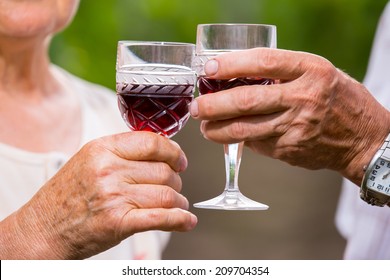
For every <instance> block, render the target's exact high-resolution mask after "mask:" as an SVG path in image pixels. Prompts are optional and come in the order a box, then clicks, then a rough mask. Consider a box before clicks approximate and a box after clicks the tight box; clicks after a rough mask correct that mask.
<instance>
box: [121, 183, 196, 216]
mask: <svg viewBox="0 0 390 280" xmlns="http://www.w3.org/2000/svg"><path fill="white" fill-rule="evenodd" d="M121 197H123V198H124V200H125V203H127V204H129V205H132V206H134V207H136V208H138V209H147V208H181V209H186V210H187V209H188V207H189V203H188V200H187V198H185V197H184V196H183V195H181V194H180V193H178V192H176V191H175V190H173V189H172V188H170V187H168V186H161V185H140V184H139V185H132V186H129V185H127V186H125V187H124V188H122V189H121Z"/></svg>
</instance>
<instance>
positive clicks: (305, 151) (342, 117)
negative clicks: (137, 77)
mask: <svg viewBox="0 0 390 280" xmlns="http://www.w3.org/2000/svg"><path fill="white" fill-rule="evenodd" d="M205 72H206V74H207V75H208V77H209V78H212V79H231V78H235V77H263V78H270V79H275V80H276V83H275V84H273V85H251V86H243V87H236V88H233V89H229V90H226V91H221V92H217V93H214V94H207V95H203V96H200V97H198V98H197V99H196V101H195V102H193V103H192V104H191V114H192V116H193V117H194V118H196V119H200V120H203V121H202V123H201V131H202V133H203V135H204V136H205V137H206V138H207V139H210V140H213V141H216V142H219V143H233V142H238V141H245V144H246V145H247V146H248V147H249V148H251V149H252V150H254V151H255V152H258V153H261V154H265V155H267V156H270V157H273V158H277V159H280V160H283V161H286V162H288V163H290V164H292V165H298V166H302V167H305V168H309V169H319V168H329V169H332V170H336V171H338V172H340V173H341V174H343V175H344V176H345V177H347V178H349V179H350V180H352V181H354V182H355V183H357V184H358V183H360V181H361V178H362V176H363V166H364V165H365V164H368V162H369V161H370V159H371V158H372V156H373V154H374V153H375V151H376V150H377V149H378V148H379V147H380V145H381V144H382V143H383V140H384V139H385V138H386V136H387V134H388V133H389V131H390V116H389V112H388V111H387V110H386V109H385V108H384V107H382V106H381V105H380V104H379V103H378V102H377V101H376V100H375V99H374V98H373V97H372V95H371V94H370V93H369V92H368V90H367V89H366V88H365V87H364V86H363V85H362V84H360V83H358V82H357V81H355V80H353V79H352V78H351V77H349V76H348V75H346V74H345V73H343V72H342V71H340V70H338V69H336V68H335V67H334V66H333V65H332V64H331V63H330V62H329V61H327V60H326V59H324V58H322V57H319V56H316V55H313V54H309V53H303V52H293V51H286V50H278V49H266V48H258V49H251V50H245V51H237V52H231V53H226V54H222V55H220V56H217V57H216V58H215V59H213V60H210V61H209V62H208V63H206V65H205Z"/></svg>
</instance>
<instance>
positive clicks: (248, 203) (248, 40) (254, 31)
mask: <svg viewBox="0 0 390 280" xmlns="http://www.w3.org/2000/svg"><path fill="white" fill-rule="evenodd" d="M256 47H268V48H276V27H275V26H273V25H264V24H200V25H198V28H197V38H196V51H195V57H194V61H193V69H194V71H195V72H196V74H197V77H198V78H197V86H198V90H199V94H201V95H202V94H212V93H214V92H217V91H222V90H227V89H230V88H234V87H238V86H252V85H253V86H266V85H270V84H273V83H274V81H273V80H271V79H266V78H262V77H235V78H232V79H229V80H218V79H210V78H208V77H207V76H206V74H205V72H204V65H205V63H206V62H207V61H208V60H210V59H213V58H214V57H215V56H217V55H219V54H222V53H226V52H232V51H237V50H244V49H250V48H256ZM243 145H244V143H243V142H241V143H235V144H225V145H224V153H225V170H226V185H225V189H224V191H223V193H222V194H221V195H219V196H217V197H215V198H213V199H209V200H206V201H203V202H199V203H195V204H194V207H197V208H206V209H219V210H266V209H268V206H267V205H265V204H263V203H260V202H257V201H254V200H251V199H249V198H247V197H246V196H244V195H243V194H242V193H241V192H240V190H239V187H238V173H239V167H240V163H241V155H242V149H243Z"/></svg>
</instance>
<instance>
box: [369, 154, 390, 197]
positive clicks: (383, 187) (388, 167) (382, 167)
mask: <svg viewBox="0 0 390 280" xmlns="http://www.w3.org/2000/svg"><path fill="white" fill-rule="evenodd" d="M367 188H369V189H371V190H373V191H376V192H379V193H383V194H385V195H390V162H389V161H387V160H384V159H382V158H379V159H378V160H377V161H376V162H375V164H374V166H373V167H372V169H371V172H370V174H369V177H368V180H367Z"/></svg>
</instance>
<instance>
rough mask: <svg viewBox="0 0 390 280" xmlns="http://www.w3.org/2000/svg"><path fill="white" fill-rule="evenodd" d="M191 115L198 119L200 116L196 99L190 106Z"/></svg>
mask: <svg viewBox="0 0 390 280" xmlns="http://www.w3.org/2000/svg"><path fill="white" fill-rule="evenodd" d="M190 114H191V116H192V117H193V118H196V117H197V116H198V115H199V108H198V101H196V99H194V100H192V102H191V104H190Z"/></svg>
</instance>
